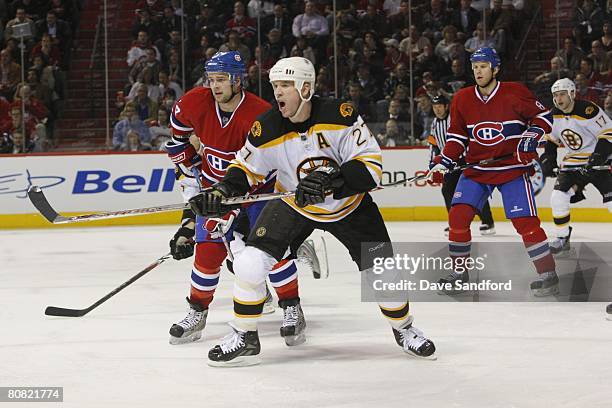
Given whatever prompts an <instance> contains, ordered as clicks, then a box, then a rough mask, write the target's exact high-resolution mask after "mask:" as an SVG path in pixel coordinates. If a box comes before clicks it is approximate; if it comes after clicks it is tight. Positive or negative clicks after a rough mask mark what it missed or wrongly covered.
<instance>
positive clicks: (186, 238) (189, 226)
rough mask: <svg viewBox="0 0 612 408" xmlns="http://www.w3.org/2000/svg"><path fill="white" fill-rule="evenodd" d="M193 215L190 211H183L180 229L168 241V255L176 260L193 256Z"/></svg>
mask: <svg viewBox="0 0 612 408" xmlns="http://www.w3.org/2000/svg"><path fill="white" fill-rule="evenodd" d="M194 235H195V215H194V214H193V212H192V211H191V210H183V217H182V221H181V227H180V228H179V229H178V231H176V234H174V237H172V239H171V240H170V254H171V255H172V257H173V258H174V259H176V260H180V259H185V258H189V257H191V256H192V255H193V248H194V246H195V242H194V241H193V237H194Z"/></svg>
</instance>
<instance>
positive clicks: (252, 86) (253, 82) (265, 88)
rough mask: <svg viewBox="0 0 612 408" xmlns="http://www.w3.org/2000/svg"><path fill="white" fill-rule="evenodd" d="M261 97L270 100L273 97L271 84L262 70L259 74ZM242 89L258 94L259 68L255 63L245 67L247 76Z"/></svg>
mask: <svg viewBox="0 0 612 408" xmlns="http://www.w3.org/2000/svg"><path fill="white" fill-rule="evenodd" d="M261 79H262V82H261V96H260V97H261V98H262V99H264V100H266V101H272V100H273V99H274V93H273V91H272V85H270V82H269V81H268V80H267V75H266V74H264V73H263V72H262V76H261ZM245 82H246V83H245V86H244V89H245V90H246V91H249V92H251V93H254V94H255V95H259V69H258V67H257V65H251V66H250V67H249V68H248V69H247V78H246V81H245Z"/></svg>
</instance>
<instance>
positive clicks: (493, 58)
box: [470, 47, 501, 69]
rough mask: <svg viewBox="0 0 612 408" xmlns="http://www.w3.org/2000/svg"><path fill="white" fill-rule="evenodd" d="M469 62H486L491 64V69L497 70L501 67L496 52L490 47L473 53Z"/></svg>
mask: <svg viewBox="0 0 612 408" xmlns="http://www.w3.org/2000/svg"><path fill="white" fill-rule="evenodd" d="M470 62H472V63H474V62H488V63H489V64H491V69H495V68H498V67H499V66H500V65H501V64H500V60H499V55H497V51H495V48H491V47H482V48H479V49H477V50H476V51H474V53H473V54H472V55H471V56H470Z"/></svg>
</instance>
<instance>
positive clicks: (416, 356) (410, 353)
mask: <svg viewBox="0 0 612 408" xmlns="http://www.w3.org/2000/svg"><path fill="white" fill-rule="evenodd" d="M404 353H406V354H407V355H409V356H410V357H413V358H416V359H419V360H429V361H435V360H437V359H438V356H437V355H436V353H433V354H432V355H430V356H419V355H418V354H415V353H413V352H412V351H410V350H405V349H404Z"/></svg>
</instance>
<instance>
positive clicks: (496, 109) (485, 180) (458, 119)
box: [430, 47, 559, 296]
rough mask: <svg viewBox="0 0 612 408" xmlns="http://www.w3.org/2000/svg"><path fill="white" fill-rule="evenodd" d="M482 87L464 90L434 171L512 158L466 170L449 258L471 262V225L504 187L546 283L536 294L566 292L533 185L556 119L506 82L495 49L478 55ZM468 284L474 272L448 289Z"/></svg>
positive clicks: (457, 276) (453, 277) (511, 215)
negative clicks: (534, 163) (459, 162)
mask: <svg viewBox="0 0 612 408" xmlns="http://www.w3.org/2000/svg"><path fill="white" fill-rule="evenodd" d="M470 61H471V63H472V71H473V72H474V77H475V79H476V84H477V85H475V86H471V87H468V88H464V89H462V90H460V91H459V92H457V94H456V95H455V97H454V98H453V101H452V105H451V121H450V122H451V125H450V128H449V129H448V138H447V143H446V145H445V146H444V150H443V151H442V154H440V155H439V156H436V157H435V158H434V160H433V162H432V165H431V166H430V172H431V173H434V172H438V171H442V172H446V171H450V170H453V169H454V168H455V166H456V162H457V160H458V159H459V157H461V155H462V154H463V153H464V152H466V151H467V153H466V161H467V163H477V162H479V161H481V160H485V159H494V158H500V157H507V159H506V160H502V161H498V162H495V163H492V164H489V165H483V166H475V167H472V168H470V169H468V170H465V171H464V172H463V174H462V176H461V178H460V180H459V183H458V185H457V188H456V190H455V194H454V197H453V201H452V207H451V210H450V212H449V226H450V231H449V252H450V256H451V257H453V258H455V259H458V258H463V257H468V256H469V254H470V247H471V239H472V237H471V234H470V224H471V223H472V220H473V218H474V215H475V214H476V212H477V211H479V210H481V209H482V205H483V204H484V202H485V201H486V199H487V198H488V197H489V196H490V195H491V193H492V192H493V190H494V189H495V188H497V189H498V190H499V191H500V193H501V195H502V200H503V204H504V210H505V213H506V217H507V218H508V219H510V220H511V221H512V224H513V225H514V228H515V229H516V231H517V232H518V233H519V234H520V235H521V237H522V238H523V243H524V244H525V247H526V249H527V252H528V254H529V257H530V258H531V260H532V262H533V263H534V265H535V269H536V271H537V273H538V279H537V280H535V281H533V282H532V283H531V290H532V293H533V294H534V296H548V295H552V294H556V293H557V292H558V284H559V279H558V277H557V274H556V272H555V261H554V259H553V257H552V255H551V253H550V249H549V247H548V239H547V237H546V233H545V232H544V230H543V229H542V227H541V226H540V219H539V218H538V215H537V210H536V205H535V196H534V193H533V189H532V187H531V182H530V180H529V173H530V172H531V171H532V167H531V162H532V161H533V160H534V159H537V157H538V155H537V153H536V147H537V146H538V143H539V142H540V141H541V140H542V138H543V136H544V134H546V133H549V132H550V131H551V129H552V120H553V119H552V114H551V112H550V111H549V110H548V109H546V108H545V107H544V106H543V105H542V104H541V103H540V102H538V101H537V100H536V99H535V97H534V96H533V94H532V93H531V92H530V91H529V90H528V89H527V88H526V87H525V86H524V85H522V84H519V83H514V82H499V81H498V80H497V79H496V75H497V73H498V72H499V68H500V61H499V57H498V55H497V52H496V51H495V50H494V49H493V48H488V47H484V48H480V49H478V50H476V51H475V52H474V53H473V54H472V56H471V57H470ZM459 281H460V282H468V281H469V276H468V273H467V272H464V273H456V272H452V273H451V274H450V275H449V276H447V277H444V278H442V279H440V283H451V284H452V286H453V287H456V283H457V282H459Z"/></svg>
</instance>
